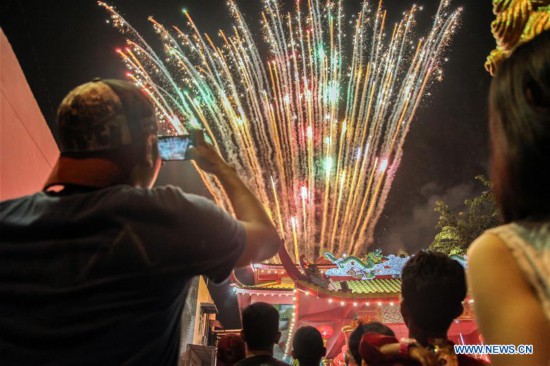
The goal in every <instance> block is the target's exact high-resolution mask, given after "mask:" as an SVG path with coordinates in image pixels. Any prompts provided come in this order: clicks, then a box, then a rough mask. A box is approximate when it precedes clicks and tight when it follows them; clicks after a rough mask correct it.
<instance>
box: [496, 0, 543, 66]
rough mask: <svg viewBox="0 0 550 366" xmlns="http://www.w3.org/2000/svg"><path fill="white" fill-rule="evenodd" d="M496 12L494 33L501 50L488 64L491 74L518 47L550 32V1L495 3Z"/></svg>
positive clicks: (502, 1) (531, 0) (498, 49)
mask: <svg viewBox="0 0 550 366" xmlns="http://www.w3.org/2000/svg"><path fill="white" fill-rule="evenodd" d="M493 12H494V13H495V15H496V17H497V18H496V19H495V20H494V21H493V22H492V23H491V31H492V33H493V36H494V37H495V39H496V41H497V48H496V49H495V50H493V51H492V52H491V54H490V55H489V57H487V62H486V63H485V68H486V69H487V71H489V72H490V73H491V75H494V74H495V72H496V70H497V67H498V65H499V64H500V63H501V62H502V61H503V60H504V59H506V58H508V57H509V56H510V55H511V54H512V52H513V51H514V50H515V49H516V47H518V46H519V45H521V44H523V43H526V42H529V41H530V40H532V39H533V38H535V37H536V36H537V35H538V34H540V33H542V32H544V31H545V30H549V29H550V0H493Z"/></svg>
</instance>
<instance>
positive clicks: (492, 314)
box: [0, 31, 550, 366]
mask: <svg viewBox="0 0 550 366" xmlns="http://www.w3.org/2000/svg"><path fill="white" fill-rule="evenodd" d="M489 112H490V116H489V126H490V133H491V151H492V159H491V169H492V181H493V184H494V193H495V198H496V201H497V203H498V206H499V208H500V211H501V214H502V219H503V226H500V227H497V228H494V229H491V230H488V231H487V232H486V233H484V234H483V235H482V236H481V237H480V238H478V239H477V240H476V241H475V242H474V243H473V245H472V246H471V248H470V250H469V252H468V257H469V267H468V274H467V277H468V286H467V283H466V276H465V273H464V270H463V268H462V267H461V266H460V265H459V264H458V263H457V262H455V261H453V260H452V259H450V258H448V257H446V256H445V255H442V254H437V253H431V252H420V253H418V254H416V255H414V256H413V257H412V259H411V260H410V261H409V262H408V263H407V265H406V266H405V268H404V270H403V274H402V302H401V313H402V316H403V319H404V320H405V324H406V325H407V327H408V329H409V338H407V339H401V340H398V339H396V338H395V336H394V334H393V332H392V331H391V329H389V328H388V327H386V326H385V325H383V324H380V323H373V324H363V325H361V326H360V327H359V328H358V329H356V330H355V332H354V333H353V334H352V336H351V337H350V342H349V345H348V347H349V353H350V354H349V355H348V357H347V362H348V364H350V365H363V364H365V365H408V364H411V365H413V364H415V365H418V364H421V365H428V366H432V365H443V364H445V365H480V364H483V362H482V361H479V360H476V359H473V358H471V357H468V356H464V355H457V354H455V352H454V351H453V344H452V342H450V341H449V340H448V339H447V331H448V329H449V326H450V325H451V323H452V321H453V319H455V318H456V317H458V316H459V315H460V314H461V313H462V311H463V308H462V301H463V300H464V298H465V297H466V294H467V291H468V288H469V289H470V291H471V295H472V296H473V298H474V299H475V311H476V315H477V321H478V323H479V326H480V330H481V333H482V335H483V337H484V340H485V342H486V343H487V344H511V345H523V344H527V345H532V346H533V349H534V352H533V354H530V355H520V354H500V355H493V356H491V363H492V364H493V365H496V366H509V365H520V366H521V365H525V366H537V365H540V366H548V365H550V343H549V340H550V31H546V32H542V33H541V34H540V35H538V36H537V37H535V38H534V39H533V40H532V41H530V42H527V43H525V44H523V45H521V46H519V47H518V48H517V49H516V50H515V51H514V53H513V54H512V56H511V57H509V58H508V59H507V60H505V61H504V62H503V63H502V65H500V66H499V68H498V70H497V71H496V75H495V77H494V80H493V83H492V86H491V90H490V95H489ZM58 126H59V138H60V145H61V146H60V151H61V155H60V157H59V159H58V161H57V164H56V166H55V167H54V169H53V170H52V173H51V175H50V177H49V179H48V181H47V182H46V184H45V185H44V189H43V191H41V192H37V193H36V194H33V195H29V196H25V197H21V198H17V199H13V200H8V201H4V202H1V203H0V232H1V235H0V364H1V365H176V364H177V363H178V357H179V335H180V327H181V324H180V315H181V312H182V309H183V307H184V302H185V296H186V293H187V289H188V287H189V283H190V280H191V279H192V278H193V277H194V276H196V275H204V276H207V277H209V278H210V279H212V280H213V281H216V282H219V281H223V280H224V279H226V278H227V277H228V276H229V274H230V272H231V271H232V270H233V269H234V268H237V267H243V266H248V265H250V264H251V263H256V262H261V261H264V260H267V259H269V258H271V257H272V256H274V255H275V254H276V253H277V251H278V249H279V247H280V245H281V239H280V238H279V236H278V233H277V230H276V229H275V227H274V226H273V224H272V222H271V220H270V218H269V215H268V214H267V213H266V212H265V210H264V208H263V207H262V205H261V204H260V202H259V201H258V200H257V198H256V197H255V196H254V195H253V194H252V193H251V192H250V190H249V189H248V188H247V187H246V185H245V184H244V183H243V181H242V180H241V179H240V178H239V176H238V175H237V174H236V171H235V169H233V168H232V167H231V165H230V164H228V163H227V162H225V161H224V160H223V159H222V158H221V156H220V155H219V153H218V152H217V151H216V150H215V149H214V148H213V147H212V146H211V145H209V144H208V143H206V142H205V139H204V136H203V133H202V131H193V132H192V139H193V148H192V149H191V150H190V152H189V156H190V158H192V159H193V160H194V161H195V163H196V164H197V166H198V167H199V168H200V169H202V170H203V171H204V172H205V173H208V174H213V175H214V176H215V177H216V178H217V180H218V181H219V182H220V183H221V185H222V186H223V188H224V190H225V193H226V195H227V197H228V199H229V200H230V202H231V204H232V208H233V211H234V217H233V216H232V215H229V214H228V213H227V212H225V211H224V210H222V209H221V208H219V207H218V206H216V205H215V204H214V203H212V202H211V201H209V200H207V199H204V198H200V197H198V196H195V195H192V194H188V193H185V192H183V191H182V190H181V189H179V188H176V187H173V186H165V187H153V184H154V182H155V180H156V178H157V175H158V173H159V169H160V167H161V159H160V157H159V153H158V146H157V122H156V117H155V110H154V108H153V106H152V104H151V103H150V101H149V100H148V99H147V97H146V96H145V95H144V94H143V92H142V91H141V90H140V89H138V88H137V87H135V86H133V85H132V84H130V83H127V82H124V81H119V80H102V79H97V80H94V81H92V82H89V83H86V84H84V85H81V86H79V87H77V88H76V89H74V90H73V91H71V92H70V93H69V94H68V95H67V96H66V97H65V99H64V100H63V101H62V103H61V105H60V107H59V111H58ZM242 325H243V329H242V333H241V335H240V337H235V336H233V337H232V339H228V340H222V341H220V345H219V347H218V361H219V363H220V364H224V365H230V364H235V365H237V366H253V365H278V366H284V365H286V364H285V363H284V362H282V361H280V360H277V359H275V358H274V357H273V346H274V345H275V344H276V343H278V341H279V338H280V335H281V334H280V332H279V329H278V325H279V314H278V312H277V310H276V309H275V308H273V307H272V306H271V305H269V304H265V303H254V304H252V305H250V306H249V307H248V308H246V309H245V310H244V311H243V314H242ZM241 340H242V342H241ZM243 343H244V344H243ZM245 345H246V346H245ZM325 352H326V349H325V346H324V344H323V339H322V337H321V335H320V334H319V332H318V330H317V329H315V328H314V327H303V328H300V329H298V330H297V331H296V333H295V334H294V338H293V341H292V355H293V358H294V359H295V360H297V361H298V362H299V364H300V365H302V366H311V365H319V363H320V362H321V359H322V358H323V356H324V355H325Z"/></svg>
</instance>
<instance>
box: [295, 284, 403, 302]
mask: <svg viewBox="0 0 550 366" xmlns="http://www.w3.org/2000/svg"><path fill="white" fill-rule="evenodd" d="M296 289H297V290H300V291H302V292H305V293H306V295H308V296H309V295H314V296H316V297H318V298H326V299H335V300H342V301H346V300H347V301H361V300H373V299H387V298H396V297H400V296H401V293H400V292H395V293H391V292H390V293H383V292H376V293H369V294H364V293H353V292H341V291H332V290H329V289H326V288H324V287H321V286H317V285H314V284H312V283H310V282H307V281H301V280H300V281H296Z"/></svg>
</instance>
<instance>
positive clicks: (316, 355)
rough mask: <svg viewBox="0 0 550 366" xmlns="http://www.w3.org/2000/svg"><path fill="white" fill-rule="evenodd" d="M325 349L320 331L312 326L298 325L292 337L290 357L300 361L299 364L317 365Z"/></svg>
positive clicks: (306, 365)
mask: <svg viewBox="0 0 550 366" xmlns="http://www.w3.org/2000/svg"><path fill="white" fill-rule="evenodd" d="M326 352H327V350H326V348H325V346H324V344H323V337H322V336H321V333H320V332H319V331H318V330H317V329H316V328H314V327H311V326H305V327H300V328H299V329H298V330H296V333H294V338H293V339H292V357H293V358H294V359H297V360H298V361H300V366H309V365H312V366H318V365H319V364H320V362H321V358H323V357H324V356H325V354H326Z"/></svg>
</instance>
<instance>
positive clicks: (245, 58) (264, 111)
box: [99, 0, 460, 260]
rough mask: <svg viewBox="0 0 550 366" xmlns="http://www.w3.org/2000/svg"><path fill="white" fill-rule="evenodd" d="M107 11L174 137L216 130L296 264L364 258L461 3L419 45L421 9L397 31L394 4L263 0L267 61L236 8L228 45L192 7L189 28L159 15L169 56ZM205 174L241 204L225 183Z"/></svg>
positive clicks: (445, 4)
mask: <svg viewBox="0 0 550 366" xmlns="http://www.w3.org/2000/svg"><path fill="white" fill-rule="evenodd" d="M99 5H101V6H103V7H104V8H105V9H107V11H108V12H109V14H110V17H111V20H112V22H113V24H114V25H115V26H116V27H117V28H118V29H120V30H121V31H122V32H123V33H125V34H126V35H127V47H126V48H125V49H121V50H118V52H119V54H120V56H121V57H122V58H123V60H124V62H125V64H126V66H127V68H128V70H129V73H128V76H129V77H130V78H131V79H133V81H134V82H135V83H136V84H137V85H139V86H141V87H143V89H144V90H146V91H147V92H148V93H149V94H150V96H151V98H152V100H153V101H154V103H155V105H156V108H157V111H158V113H159V117H160V120H161V121H162V122H161V123H162V128H163V129H164V133H166V134H182V133H185V132H186V131H187V130H188V129H189V128H204V129H205V130H206V131H207V133H208V134H209V135H210V137H211V138H212V140H213V142H214V144H215V145H216V147H217V148H218V149H219V150H220V151H221V152H222V153H223V154H224V156H225V157H226V158H227V160H228V161H229V162H230V163H231V164H232V165H233V166H234V167H235V168H236V169H237V171H238V173H239V175H240V176H241V177H243V180H244V181H245V182H246V183H247V185H248V186H249V187H250V188H251V189H252V191H253V192H254V193H255V194H256V195H257V196H258V198H259V199H260V201H261V202H262V203H263V205H264V206H265V208H266V210H267V211H268V213H269V214H270V216H271V218H272V219H273V220H274V222H275V223H276V226H277V227H278V229H279V232H280V234H281V235H282V236H283V238H284V239H285V245H286V248H287V250H288V252H289V254H290V255H291V257H294V259H295V260H298V258H299V257H300V255H305V256H306V257H307V258H308V259H310V260H313V259H315V258H317V257H318V256H319V255H320V254H322V252H323V251H325V250H328V251H331V252H333V253H335V254H336V255H340V254H343V253H348V254H355V255H361V254H363V253H364V252H365V251H366V249H367V245H368V244H369V243H370V242H371V241H372V237H373V233H374V228H375V225H376V223H377V221H378V219H379V217H380V214H381V212H382V210H383V208H384V204H385V201H386V197H387V195H388V192H389V190H390V187H391V184H392V182H393V179H394V175H395V172H396V170H397V168H398V167H399V164H400V161H401V157H402V154H403V150H402V147H403V143H404V141H405V137H406V135H407V133H408V131H409V128H410V125H411V122H412V120H413V116H414V114H415V111H416V109H417V107H418V106H419V103H420V102H421V99H422V97H423V95H424V94H425V92H426V88H427V87H428V86H429V85H430V83H431V82H433V81H434V80H436V79H440V78H441V74H442V70H441V63H442V52H443V51H444V49H445V47H446V46H447V45H448V43H449V41H450V39H451V37H452V34H453V32H454V31H455V30H456V28H457V25H458V19H459V14H460V9H459V10H456V11H453V12H450V11H449V9H448V8H449V1H448V0H443V1H441V3H440V4H439V8H438V10H437V13H436V14H435V17H434V22H433V25H432V28H431V29H430V30H429V31H428V32H427V35H426V36H425V37H423V38H419V39H414V36H413V28H414V25H415V15H416V13H417V12H418V11H419V8H418V7H417V6H412V8H411V9H410V10H409V11H408V12H406V13H404V15H403V17H402V19H401V21H400V22H399V23H397V24H395V25H394V26H393V29H391V35H390V36H387V35H386V32H387V31H388V29H387V25H386V11H385V10H384V9H383V4H382V1H380V3H379V4H377V6H374V7H373V6H372V5H371V4H370V3H369V2H368V1H364V2H363V3H362V5H361V9H360V11H359V13H358V14H357V16H356V17H353V18H348V17H346V15H345V14H344V12H343V5H342V0H339V1H338V0H327V1H324V2H322V1H321V0H308V1H302V2H301V1H300V0H296V1H295V8H294V10H293V11H292V12H291V13H286V14H283V13H282V11H281V6H280V4H279V2H278V1H277V0H264V3H263V11H262V14H261V25H262V27H263V41H264V42H267V46H268V49H269V53H268V56H264V57H262V54H261V52H260V51H259V47H258V45H257V43H256V42H258V44H259V43H260V42H262V40H261V39H255V37H254V36H253V33H252V31H251V30H250V28H249V26H248V24H247V23H246V22H245V21H244V20H243V16H242V14H241V12H240V11H239V9H238V7H237V6H236V5H235V3H234V2H233V1H231V0H230V1H229V2H228V7H229V10H230V13H231V15H232V17H233V22H234V27H233V32H232V34H231V35H227V34H225V33H224V32H222V31H220V32H219V42H218V43H215V42H214V41H213V40H212V39H211V38H210V37H209V36H208V35H202V34H201V33H200V32H199V30H198V28H197V26H196V25H195V23H194V22H193V20H192V18H191V17H190V15H189V14H188V13H187V12H185V11H184V15H185V17H186V19H187V28H186V30H185V31H184V30H181V29H180V28H178V27H173V28H171V29H167V28H165V27H164V26H163V25H162V24H159V23H158V22H156V21H155V20H154V19H153V18H149V20H150V21H151V23H152V24H153V27H154V29H155V31H156V32H157V34H158V35H159V37H160V39H161V40H162V42H163V46H164V49H163V51H164V54H163V56H162V57H161V56H159V55H158V54H157V53H156V52H155V51H154V50H153V49H152V48H151V47H150V46H149V45H148V44H147V43H146V41H145V40H144V39H143V38H142V37H141V36H140V35H139V33H138V32H137V31H136V30H135V29H134V28H132V27H131V26H130V24H129V23H128V22H126V21H125V20H124V19H123V18H122V17H121V15H120V14H119V13H117V12H116V11H115V10H114V8H113V7H111V6H109V5H107V4H105V3H103V2H99ZM350 23H351V25H350ZM346 33H348V34H349V35H348V36H345V35H346ZM199 174H201V177H202V179H203V181H204V182H205V184H206V185H207V187H208V189H209V190H210V191H211V193H212V194H213V196H214V198H215V199H216V201H217V202H218V203H219V204H220V205H222V206H223V207H225V208H226V209H228V210H231V207H230V205H229V202H228V200H227V197H226V196H225V194H224V192H223V189H222V188H221V186H220V184H219V182H218V181H217V180H216V178H215V177H211V176H207V175H205V174H202V173H200V172H199Z"/></svg>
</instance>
